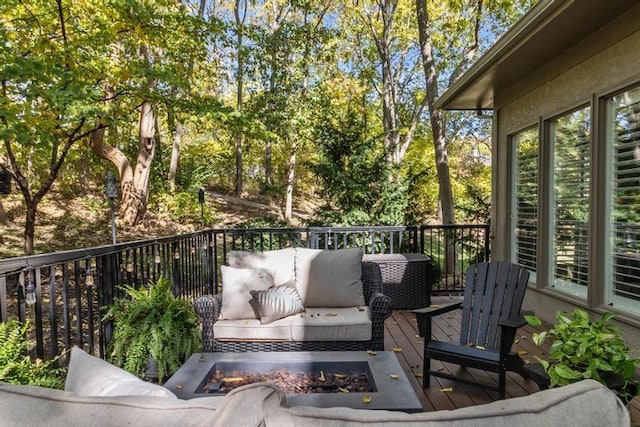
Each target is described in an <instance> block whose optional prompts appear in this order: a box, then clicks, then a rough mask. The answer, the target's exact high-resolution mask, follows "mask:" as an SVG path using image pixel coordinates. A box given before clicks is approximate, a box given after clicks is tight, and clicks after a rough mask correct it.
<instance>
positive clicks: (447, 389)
mask: <svg viewBox="0 0 640 427" xmlns="http://www.w3.org/2000/svg"><path fill="white" fill-rule="evenodd" d="M440 391H441V392H443V393H451V392H452V391H453V387H447V388H441V389H440Z"/></svg>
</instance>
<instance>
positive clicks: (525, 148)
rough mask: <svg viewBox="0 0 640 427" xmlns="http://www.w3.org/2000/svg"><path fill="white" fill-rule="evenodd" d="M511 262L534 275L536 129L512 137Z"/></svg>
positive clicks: (535, 250) (536, 171)
mask: <svg viewBox="0 0 640 427" xmlns="http://www.w3.org/2000/svg"><path fill="white" fill-rule="evenodd" d="M511 141H512V144H513V146H512V147H513V152H514V153H515V165H514V183H513V185H514V189H513V190H514V191H513V194H514V197H515V200H514V207H513V233H514V245H513V246H514V260H515V262H517V263H519V264H522V265H523V266H525V267H527V268H528V269H529V270H530V271H531V272H532V273H535V272H536V270H537V268H536V265H537V264H536V261H537V260H536V259H537V254H538V130H537V129H529V130H526V131H524V132H520V133H518V134H516V135H514V136H513V137H512V140H511Z"/></svg>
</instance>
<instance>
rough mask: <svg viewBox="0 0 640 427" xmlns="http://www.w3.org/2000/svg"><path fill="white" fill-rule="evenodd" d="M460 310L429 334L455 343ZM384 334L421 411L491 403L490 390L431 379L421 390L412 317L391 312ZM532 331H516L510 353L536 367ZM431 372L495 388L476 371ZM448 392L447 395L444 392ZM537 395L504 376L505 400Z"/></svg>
mask: <svg viewBox="0 0 640 427" xmlns="http://www.w3.org/2000/svg"><path fill="white" fill-rule="evenodd" d="M460 315H461V310H455V311H453V312H451V313H449V314H444V315H441V316H437V318H434V323H433V334H434V336H435V337H437V338H438V339H440V340H447V339H454V340H455V339H457V337H458V336H459V331H460V321H461V318H460ZM385 326H386V331H385V350H387V351H394V349H395V350H396V351H397V353H396V354H397V356H398V359H399V361H400V364H401V365H402V367H403V368H404V370H405V372H406V374H407V376H408V377H409V381H410V382H411V384H412V386H413V388H414V390H415V392H416V395H417V396H418V398H419V399H420V401H421V402H422V406H423V408H424V411H425V412H427V411H438V410H444V409H456V408H463V407H466V406H471V405H480V404H484V403H489V402H493V401H494V400H496V399H497V394H496V392H494V391H491V390H485V389H483V388H480V387H474V386H470V385H465V384H462V383H458V382H454V381H450V380H446V379H443V378H436V377H432V378H431V386H430V387H429V388H427V389H424V390H423V388H422V345H423V340H422V338H420V337H419V335H418V330H417V323H416V320H415V316H414V315H413V314H412V313H411V312H410V311H394V312H393V315H392V316H391V317H390V318H389V319H387V321H386V323H385ZM534 332H536V329H535V328H532V327H531V326H525V327H523V328H521V329H519V330H518V335H517V339H516V342H515V343H514V346H513V350H514V351H520V352H521V354H522V358H523V359H525V360H527V361H529V362H531V363H536V359H535V357H534V356H536V355H542V356H544V354H543V351H542V350H547V349H548V347H547V348H544V349H542V350H541V349H540V348H538V347H536V346H535V345H534V344H533V342H532V341H531V335H532V334H533V333H534ZM431 365H432V369H444V370H446V371H449V372H456V373H458V374H461V375H465V376H469V377H473V378H474V379H481V380H482V381H487V382H491V383H494V384H497V381H498V376H497V374H495V373H491V372H485V371H481V370H477V369H463V368H460V367H459V366H457V365H452V364H448V363H441V362H439V361H432V362H431ZM449 389H450V390H451V391H448V390H449ZM537 391H538V386H537V385H536V383H535V382H533V381H532V380H530V379H527V380H525V379H523V378H522V377H520V375H518V374H516V373H514V372H508V373H507V384H506V395H507V398H511V397H519V396H526V395H529V394H531V393H535V392H537ZM630 411H631V418H632V421H633V425H639V424H638V423H639V422H640V399H639V398H635V399H634V400H633V401H632V404H631V405H630Z"/></svg>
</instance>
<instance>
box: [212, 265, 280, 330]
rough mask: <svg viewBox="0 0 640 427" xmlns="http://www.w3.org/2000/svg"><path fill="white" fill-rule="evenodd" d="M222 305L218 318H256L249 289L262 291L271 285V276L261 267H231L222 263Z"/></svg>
mask: <svg viewBox="0 0 640 427" xmlns="http://www.w3.org/2000/svg"><path fill="white" fill-rule="evenodd" d="M221 270H222V307H221V308H220V319H227V320H233V319H251V318H254V319H255V318H257V317H258V315H257V314H256V313H255V311H254V309H253V307H251V304H250V301H251V291H263V290H266V289H269V288H270V287H271V286H273V276H272V275H271V273H270V272H269V271H267V270H265V269H261V268H233V267H228V266H226V265H223V266H222V267H221Z"/></svg>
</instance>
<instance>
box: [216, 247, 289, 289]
mask: <svg viewBox="0 0 640 427" xmlns="http://www.w3.org/2000/svg"><path fill="white" fill-rule="evenodd" d="M294 256H295V250H294V249H293V248H286V249H278V250H274V251H264V252H247V251H231V252H229V253H227V264H228V265H229V266H230V267H236V268H262V269H265V270H267V271H269V273H271V275H272V276H273V283H275V284H276V285H282V284H283V283H285V282H289V281H292V280H294V269H293V263H294Z"/></svg>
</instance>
